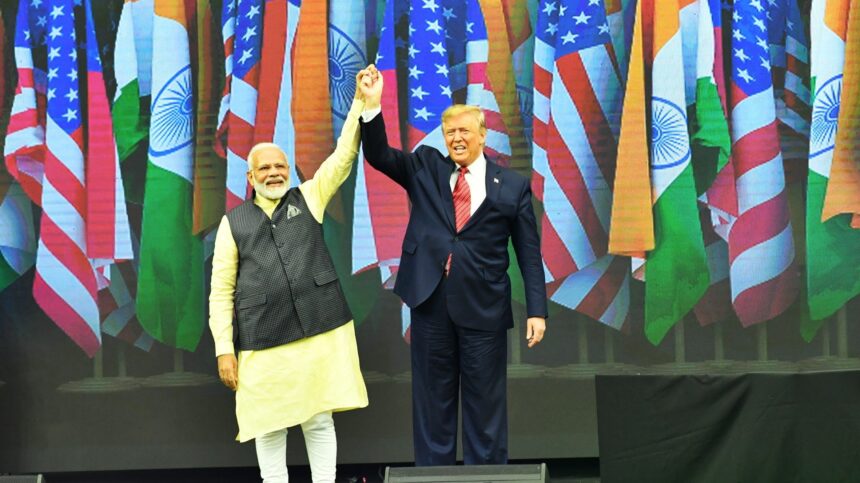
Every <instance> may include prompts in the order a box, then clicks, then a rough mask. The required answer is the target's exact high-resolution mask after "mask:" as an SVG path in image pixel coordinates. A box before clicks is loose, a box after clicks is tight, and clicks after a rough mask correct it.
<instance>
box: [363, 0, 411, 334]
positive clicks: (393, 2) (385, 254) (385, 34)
mask: <svg viewBox="0 0 860 483" xmlns="http://www.w3.org/2000/svg"><path fill="white" fill-rule="evenodd" d="M396 7H397V0H388V1H387V2H386V4H385V11H384V13H383V19H382V24H381V25H380V29H379V48H378V50H377V54H376V59H375V62H374V63H375V65H376V67H377V69H379V73H380V75H381V76H382V78H383V81H384V83H385V89H384V90H383V93H382V115H383V116H385V119H387V120H388V124H387V126H386V130H387V132H388V144H389V145H390V146H391V147H393V148H396V149H402V139H401V135H400V134H401V133H400V108H399V104H398V99H397V93H398V88H397V67H398V59H397V55H396V41H395V25H396V23H397V20H398V19H401V18H405V17H403V14H405V11H404V10H405V9H403V8H399V9H398V8H396ZM398 40H402V39H398ZM359 156H360V157H359V159H360V160H359V163H358V166H357V168H356V181H355V202H354V210H353V224H352V272H353V273H359V272H362V271H365V270H369V269H372V268H374V267H378V268H379V273H380V278H381V283H382V284H383V286H385V287H386V288H388V289H392V288H393V287H394V283H393V280H394V276H395V275H396V274H397V269H398V267H399V266H400V245H401V243H402V242H403V236H404V234H405V233H406V224H407V222H408V221H409V198H408V197H407V195H406V192H405V191H403V188H401V187H400V185H398V184H397V183H395V182H394V181H392V180H391V179H390V178H388V177H387V176H385V175H384V174H382V173H380V172H379V171H377V170H375V169H373V168H371V167H370V164H368V163H367V161H366V160H365V159H364V157H363V155H361V154H360V155H359ZM410 320H411V319H410V314H409V308H408V307H406V306H405V305H403V304H402V303H401V335H403V337H404V338H405V339H406V340H407V341H409V339H410V337H409V336H410V332H409V327H410Z"/></svg>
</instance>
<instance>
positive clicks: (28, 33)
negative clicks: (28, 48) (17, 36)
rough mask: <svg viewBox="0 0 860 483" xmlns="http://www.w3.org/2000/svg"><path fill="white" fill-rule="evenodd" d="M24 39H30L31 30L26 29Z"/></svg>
mask: <svg viewBox="0 0 860 483" xmlns="http://www.w3.org/2000/svg"><path fill="white" fill-rule="evenodd" d="M24 40H30V31H29V30H25V31H24Z"/></svg>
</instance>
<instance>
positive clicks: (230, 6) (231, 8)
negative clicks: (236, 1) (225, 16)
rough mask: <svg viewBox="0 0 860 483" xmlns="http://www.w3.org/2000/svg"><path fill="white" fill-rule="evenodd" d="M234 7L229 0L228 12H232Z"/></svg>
mask: <svg viewBox="0 0 860 483" xmlns="http://www.w3.org/2000/svg"><path fill="white" fill-rule="evenodd" d="M233 7H234V5H233V2H231V1H230V0H227V12H232V11H233Z"/></svg>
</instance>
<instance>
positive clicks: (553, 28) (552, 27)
mask: <svg viewBox="0 0 860 483" xmlns="http://www.w3.org/2000/svg"><path fill="white" fill-rule="evenodd" d="M544 32H546V33H548V34H550V35H555V33H556V32H558V24H555V23H552V22H550V23H548V24H547V26H546V30H544Z"/></svg>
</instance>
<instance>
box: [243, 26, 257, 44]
mask: <svg viewBox="0 0 860 483" xmlns="http://www.w3.org/2000/svg"><path fill="white" fill-rule="evenodd" d="M255 35H257V26H256V25H255V26H253V27H250V28H248V29H247V30H245V35H243V36H242V40H244V41H245V42H247V41H248V39H250V38H251V37H253V36H255Z"/></svg>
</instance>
